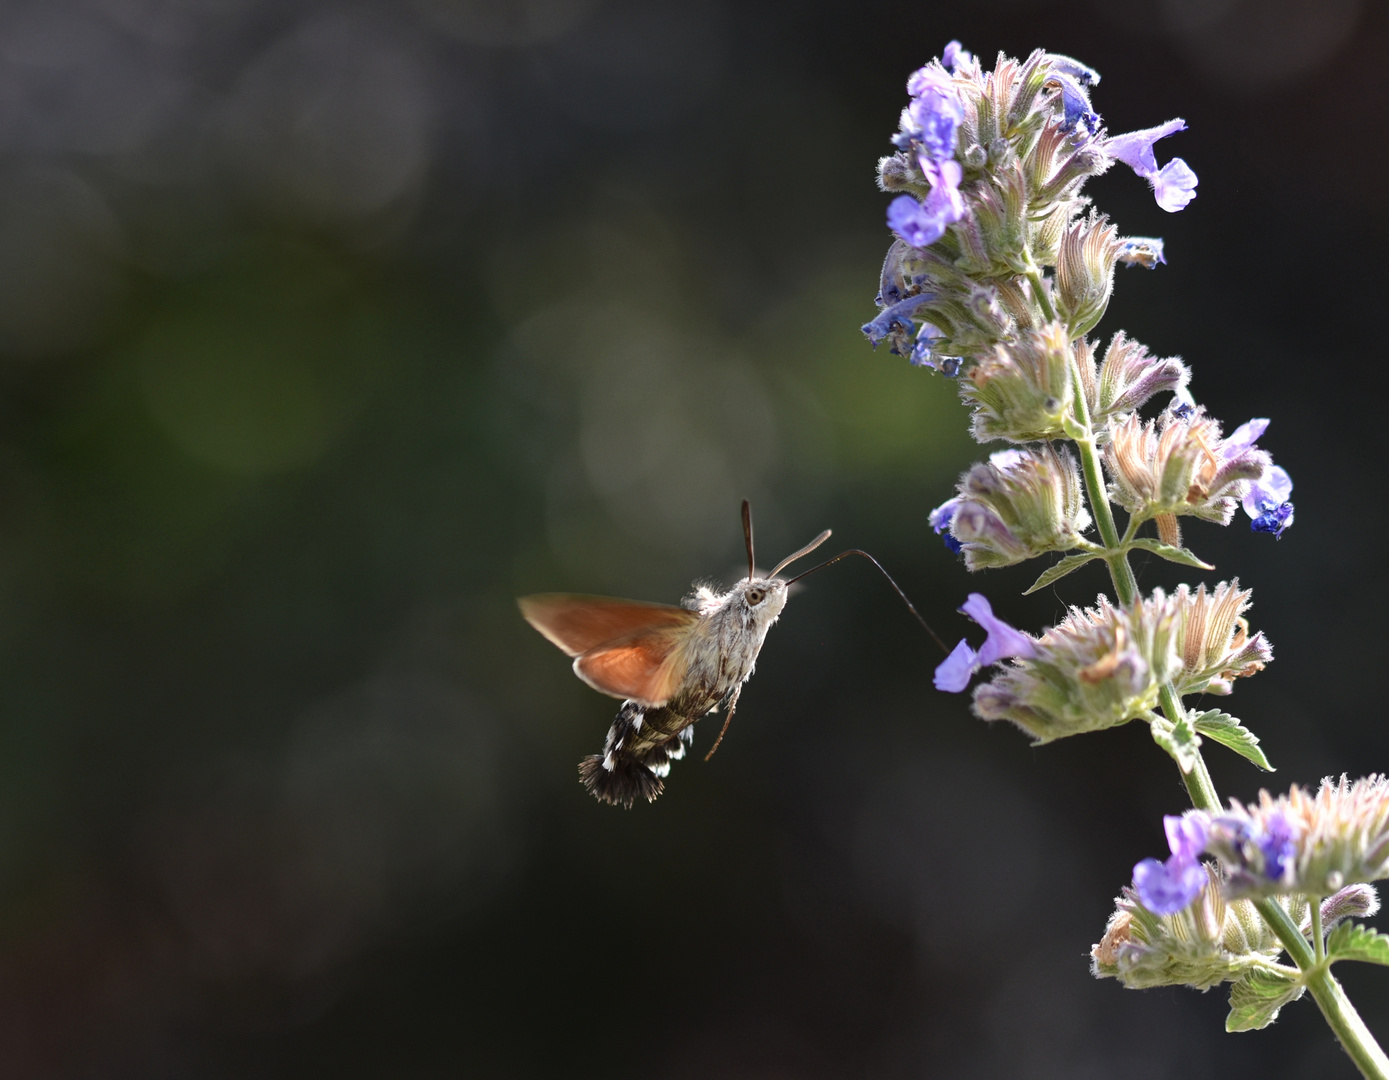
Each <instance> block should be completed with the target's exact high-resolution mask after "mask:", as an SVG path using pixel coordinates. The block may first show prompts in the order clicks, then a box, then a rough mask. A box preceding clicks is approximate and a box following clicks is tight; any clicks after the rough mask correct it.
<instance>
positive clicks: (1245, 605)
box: [1145, 579, 1273, 695]
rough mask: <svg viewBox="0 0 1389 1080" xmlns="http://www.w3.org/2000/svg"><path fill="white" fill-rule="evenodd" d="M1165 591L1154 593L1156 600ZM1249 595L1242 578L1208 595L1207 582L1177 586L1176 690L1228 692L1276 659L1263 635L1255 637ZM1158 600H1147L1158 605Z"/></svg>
mask: <svg viewBox="0 0 1389 1080" xmlns="http://www.w3.org/2000/svg"><path fill="white" fill-rule="evenodd" d="M1160 596H1161V590H1157V591H1155V592H1154V598H1155V601H1156V598H1157V597H1160ZM1249 597H1250V591H1249V590H1248V589H1241V588H1240V587H1239V581H1238V579H1236V580H1234V581H1230V582H1224V581H1222V582H1221V583H1220V584H1219V585H1217V586H1216V587H1215V588H1214V589H1212V590H1210V591H1207V589H1206V586H1205V583H1204V582H1203V583H1202V584H1200V585H1198V586H1197V587H1196V589H1195V590H1194V591H1193V590H1192V589H1191V588H1190V587H1189V586H1187V585H1184V584H1183V585H1178V586H1177V591H1176V592H1175V593H1173V594H1172V605H1173V609H1174V611H1175V613H1176V617H1177V651H1178V652H1179V653H1180V655H1181V658H1182V669H1181V671H1180V672H1179V673H1178V675H1177V677H1176V680H1175V682H1176V688H1177V692H1178V693H1179V694H1182V695H1187V694H1228V693H1230V691H1231V690H1232V689H1233V687H1232V685H1231V684H1232V682H1233V681H1234V680H1235V679H1239V678H1244V677H1246V676H1249V675H1253V674H1255V673H1257V672H1260V671H1263V669H1264V667H1265V666H1266V665H1267V664H1268V663H1269V661H1271V660H1272V659H1273V647H1272V646H1271V645H1270V644H1269V643H1268V639H1267V638H1265V637H1264V635H1263V632H1262V631H1260V632H1259V633H1256V634H1253V635H1251V634H1250V633H1249V621H1248V620H1247V619H1245V618H1244V613H1245V612H1246V611H1247V610H1249V604H1250V601H1249ZM1155 601H1145V603H1146V602H1155Z"/></svg>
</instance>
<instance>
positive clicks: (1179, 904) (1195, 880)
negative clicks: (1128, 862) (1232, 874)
mask: <svg viewBox="0 0 1389 1080" xmlns="http://www.w3.org/2000/svg"><path fill="white" fill-rule="evenodd" d="M1205 884H1206V868H1205V867H1204V866H1202V865H1201V864H1200V863H1199V862H1178V861H1177V860H1176V859H1175V858H1173V859H1168V860H1167V861H1166V862H1165V863H1160V862H1158V861H1157V860H1156V859H1144V860H1143V861H1142V862H1141V863H1139V864H1138V865H1137V866H1135V867H1134V868H1133V887H1134V891H1135V892H1137V893H1138V899H1139V902H1140V903H1142V905H1143V906H1144V907H1145V908H1147V909H1148V910H1149V911H1151V912H1152V913H1153V914H1154V915H1175V914H1176V913H1177V912H1179V911H1181V910H1182V909H1183V908H1185V907H1187V906H1188V905H1189V904H1190V903H1191V902H1192V901H1193V900H1195V899H1196V897H1197V896H1199V895H1200V894H1201V889H1202V888H1203V887H1204V886H1205Z"/></svg>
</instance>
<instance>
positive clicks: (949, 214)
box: [887, 161, 965, 248]
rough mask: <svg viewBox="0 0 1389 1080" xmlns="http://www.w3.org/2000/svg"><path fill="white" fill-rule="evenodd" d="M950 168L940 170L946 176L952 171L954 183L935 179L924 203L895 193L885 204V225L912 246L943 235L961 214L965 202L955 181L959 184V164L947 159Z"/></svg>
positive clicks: (934, 240) (963, 210)
mask: <svg viewBox="0 0 1389 1080" xmlns="http://www.w3.org/2000/svg"><path fill="white" fill-rule="evenodd" d="M945 165H946V166H951V165H953V166H954V169H953V170H942V172H943V173H944V176H945V178H949V177H950V176H952V175H953V177H954V180H955V184H954V185H947V184H946V183H937V184H936V186H935V187H933V188H932V189H931V193H930V194H929V195H927V196H926V201H925V202H924V203H922V202H917V201H916V199H914V198H912V196H910V195H898V196H897V198H895V199H893V200H892V202H890V203H888V207H887V226H888V228H889V229H891V230H892V231H893V232H894V233H896V234H897V235H898V236H900V237H901V238H902V240H903V241H904V242H906V243H908V244H910V245H911V246H912V247H914V248H928V247H930V246H931V245H932V244H934V243H935V242H936V241H937V240H939V239H940V238H941V237H942V236H944V235H945V230H946V228H948V227H949V226H950V225H953V224H954V223H955V222H957V221H959V220H960V218H962V217H964V213H965V207H964V202H963V201H962V200H961V198H960V192H959V190H958V187H957V186H955V185H958V184H959V174H960V166H959V164H958V163H957V162H954V161H947V162H945Z"/></svg>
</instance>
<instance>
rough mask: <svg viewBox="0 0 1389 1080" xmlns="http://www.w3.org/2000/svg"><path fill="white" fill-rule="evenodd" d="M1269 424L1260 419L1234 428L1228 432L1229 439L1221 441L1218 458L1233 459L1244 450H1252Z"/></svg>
mask: <svg viewBox="0 0 1389 1080" xmlns="http://www.w3.org/2000/svg"><path fill="white" fill-rule="evenodd" d="M1269 423H1270V421H1268V420H1265V419H1263V418H1262V417H1260V418H1257V419H1254V420H1250V421H1249V422H1248V423H1244V424H1241V425H1240V426H1239V427H1237V428H1235V430H1234V431H1232V432H1230V436H1229V438H1227V439H1223V440H1221V443H1220V456H1221V457H1224V458H1233V457H1237V456H1238V455H1240V454H1242V453H1244V452H1245V451H1246V450H1253V449H1254V444H1255V443H1257V442H1258V441H1259V439H1260V438H1262V437H1263V434H1264V432H1265V431H1267V430H1268V425H1269Z"/></svg>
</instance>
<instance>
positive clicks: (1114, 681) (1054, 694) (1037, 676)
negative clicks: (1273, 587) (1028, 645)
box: [974, 592, 1181, 743]
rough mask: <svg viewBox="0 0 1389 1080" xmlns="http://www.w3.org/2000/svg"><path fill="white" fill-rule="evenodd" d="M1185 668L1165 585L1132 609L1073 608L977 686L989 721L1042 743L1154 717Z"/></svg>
mask: <svg viewBox="0 0 1389 1080" xmlns="http://www.w3.org/2000/svg"><path fill="white" fill-rule="evenodd" d="M1180 670H1181V660H1180V654H1179V653H1178V652H1177V632H1176V612H1175V608H1174V605H1173V603H1172V601H1171V600H1169V599H1168V598H1166V597H1164V596H1163V595H1162V593H1161V592H1158V593H1155V594H1154V597H1153V599H1151V600H1140V601H1138V603H1137V604H1135V605H1134V607H1132V608H1116V607H1112V606H1111V605H1110V603H1109V601H1108V600H1107V599H1105V598H1104V597H1103V596H1101V597H1100V598H1099V600H1098V602H1097V603H1096V605H1095V607H1093V608H1087V609H1084V610H1082V609H1081V608H1071V611H1070V614H1069V615H1067V617H1066V618H1065V619H1063V620H1062V621H1061V623H1060V624H1058V625H1057V626H1054V627H1052V628H1051V629H1050V630H1047V631H1046V632H1045V633H1044V634H1043V635H1042V638H1041V640H1040V641H1039V642H1037V644H1036V648H1035V653H1034V656H1033V657H1032V658H1031V659H1026V660H1019V661H1017V662H1016V663H1015V664H1014V665H1013V666H1012V667H1009V668H1007V669H1005V670H1004V671H1003V672H1001V673H1000V674H999V675H997V676H995V677H994V679H993V680H992V681H991V682H987V683H984V684H983V685H981V686H979V687H977V688H976V689H975V692H974V712H975V715H976V716H978V717H979V718H980V719H981V720H1010V721H1012V722H1013V723H1014V724H1016V725H1017V726H1018V727H1020V728H1021V729H1022V730H1023V731H1025V732H1026V733H1027V734H1029V735H1031V736H1032V738H1033V740H1034V741H1035V742H1036V743H1045V742H1051V741H1052V740H1053V739H1060V738H1064V737H1066V736H1068V735H1079V734H1083V733H1084V732H1087V731H1099V730H1102V729H1104V728H1109V727H1116V726H1118V725H1119V724H1124V723H1127V722H1128V721H1130V720H1136V719H1140V718H1143V717H1146V716H1147V714H1148V713H1150V712H1151V711H1152V710H1153V709H1154V708H1156V706H1157V703H1158V694H1159V691H1160V690H1161V688H1162V685H1163V684H1164V683H1166V682H1168V681H1169V680H1170V679H1172V678H1173V676H1174V675H1176V674H1177V672H1179V671H1180Z"/></svg>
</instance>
